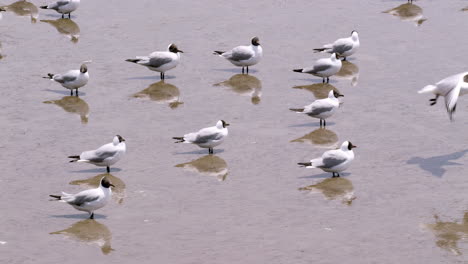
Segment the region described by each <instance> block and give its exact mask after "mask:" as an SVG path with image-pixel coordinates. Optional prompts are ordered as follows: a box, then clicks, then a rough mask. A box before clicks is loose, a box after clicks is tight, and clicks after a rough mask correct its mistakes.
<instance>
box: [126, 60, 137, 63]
mask: <svg viewBox="0 0 468 264" xmlns="http://www.w3.org/2000/svg"><path fill="white" fill-rule="evenodd" d="M125 61H128V62H133V63H137V62H138V61H140V60H139V59H128V60H125Z"/></svg>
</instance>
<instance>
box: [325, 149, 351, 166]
mask: <svg viewBox="0 0 468 264" xmlns="http://www.w3.org/2000/svg"><path fill="white" fill-rule="evenodd" d="M345 161H346V157H345V156H344V155H340V154H339V152H338V150H330V151H327V152H325V153H324V154H323V156H322V162H323V166H320V167H324V168H332V167H335V166H337V165H340V164H341V163H343V162H345Z"/></svg>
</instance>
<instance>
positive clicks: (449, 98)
mask: <svg viewBox="0 0 468 264" xmlns="http://www.w3.org/2000/svg"><path fill="white" fill-rule="evenodd" d="M418 93H433V94H435V98H432V99H429V101H431V105H435V104H436V103H437V99H438V98H439V96H443V97H444V98H445V107H446V108H447V113H448V114H449V117H450V120H453V117H452V115H453V113H454V112H455V109H456V107H457V100H458V96H460V95H464V94H466V93H468V72H462V73H459V74H455V75H452V76H449V77H447V78H445V79H443V80H441V81H439V82H438V83H436V84H435V85H427V86H425V87H424V88H422V89H421V90H419V91H418Z"/></svg>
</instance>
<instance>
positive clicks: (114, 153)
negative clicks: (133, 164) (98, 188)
mask: <svg viewBox="0 0 468 264" xmlns="http://www.w3.org/2000/svg"><path fill="white" fill-rule="evenodd" d="M126 151H127V146H126V144H125V139H123V138H122V137H121V136H119V135H116V136H115V137H114V139H113V140H112V142H111V143H108V144H105V145H103V146H101V147H99V148H98V149H96V150H89V151H85V152H83V153H81V154H80V155H74V156H68V158H70V159H73V160H71V161H70V162H85V163H91V164H94V165H96V166H99V167H106V168H107V173H109V172H110V166H111V165H114V164H115V163H116V162H117V161H119V160H120V159H121V158H122V157H123V156H124V155H125V152H126Z"/></svg>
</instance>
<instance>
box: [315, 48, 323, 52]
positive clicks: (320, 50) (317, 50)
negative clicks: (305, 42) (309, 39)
mask: <svg viewBox="0 0 468 264" xmlns="http://www.w3.org/2000/svg"><path fill="white" fill-rule="evenodd" d="M314 51H315V52H322V51H325V49H324V48H322V49H314Z"/></svg>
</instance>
